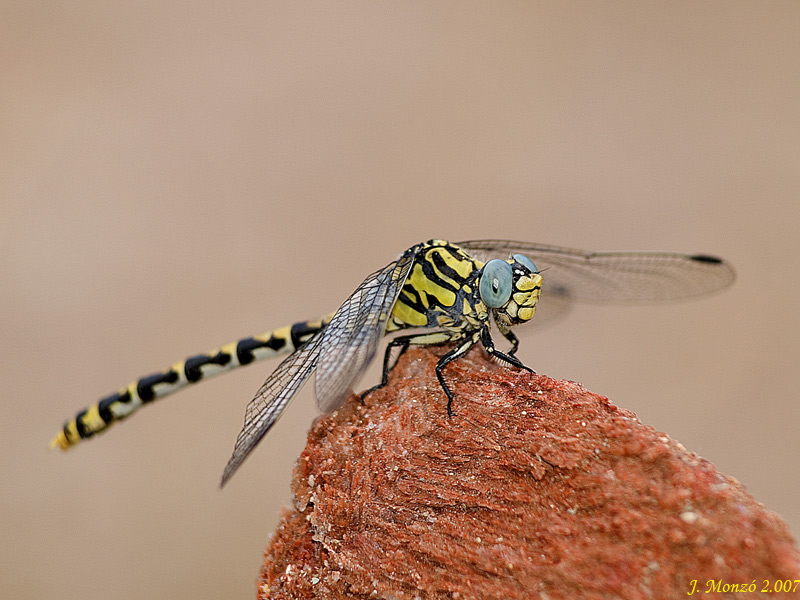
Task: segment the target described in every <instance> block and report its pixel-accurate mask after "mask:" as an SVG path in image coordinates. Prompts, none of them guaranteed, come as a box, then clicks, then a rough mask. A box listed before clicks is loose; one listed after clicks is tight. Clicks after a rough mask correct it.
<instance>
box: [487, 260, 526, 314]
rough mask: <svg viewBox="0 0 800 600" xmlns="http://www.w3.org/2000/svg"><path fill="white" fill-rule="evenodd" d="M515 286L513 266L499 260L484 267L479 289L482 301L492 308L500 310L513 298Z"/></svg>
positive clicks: (491, 261)
mask: <svg viewBox="0 0 800 600" xmlns="http://www.w3.org/2000/svg"><path fill="white" fill-rule="evenodd" d="M529 262H530V261H529ZM513 284H514V277H513V275H512V273H511V265H510V264H508V263H507V262H506V261H504V260H500V259H499V258H495V259H493V260H490V261H489V262H487V263H486V264H485V265H484V266H483V274H482V275H481V283H480V286H479V288H478V290H479V291H480V293H481V300H483V301H484V302H485V303H486V305H487V306H489V307H490V308H500V307H501V306H503V305H504V304H505V303H506V302H508V299H509V298H511V288H512V287H513Z"/></svg>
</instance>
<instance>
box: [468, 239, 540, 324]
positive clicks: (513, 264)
mask: <svg viewBox="0 0 800 600" xmlns="http://www.w3.org/2000/svg"><path fill="white" fill-rule="evenodd" d="M478 290H479V292H480V296H481V300H483V302H484V303H485V304H486V305H487V306H488V307H489V309H490V310H491V311H492V315H493V316H494V320H495V323H497V326H498V328H499V329H500V330H501V331H503V332H506V331H508V329H509V328H510V327H512V326H514V325H518V324H520V323H524V322H525V321H529V320H530V319H531V318H532V317H533V313H534V311H535V310H536V303H537V302H538V301H539V294H540V293H541V291H542V276H541V275H540V274H539V271H538V269H537V268H536V265H534V264H533V261H532V260H531V259H530V258H528V257H527V256H525V255H523V254H513V255H512V256H511V257H510V258H509V259H507V260H500V259H498V258H495V259H492V260H490V261H489V262H487V263H486V264H485V265H484V267H483V269H482V270H481V273H480V275H479V281H478Z"/></svg>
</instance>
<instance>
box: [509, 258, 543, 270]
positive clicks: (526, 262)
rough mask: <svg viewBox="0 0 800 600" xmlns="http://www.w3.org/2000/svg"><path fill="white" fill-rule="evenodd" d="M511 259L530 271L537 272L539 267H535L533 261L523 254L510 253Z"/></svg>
mask: <svg viewBox="0 0 800 600" xmlns="http://www.w3.org/2000/svg"><path fill="white" fill-rule="evenodd" d="M511 260H515V261H517V262H518V263H519V264H521V265H522V266H523V267H527V268H528V269H529V270H530V272H531V273H538V272H539V269H537V268H536V265H535V264H533V261H532V260H531V259H530V258H528V257H527V256H525V255H524V254H512V255H511Z"/></svg>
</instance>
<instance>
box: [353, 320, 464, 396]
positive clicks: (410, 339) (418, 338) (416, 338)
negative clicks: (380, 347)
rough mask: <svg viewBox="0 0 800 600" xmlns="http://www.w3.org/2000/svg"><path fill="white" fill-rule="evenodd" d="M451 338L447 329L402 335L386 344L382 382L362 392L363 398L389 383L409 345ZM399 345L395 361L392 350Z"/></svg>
mask: <svg viewBox="0 0 800 600" xmlns="http://www.w3.org/2000/svg"><path fill="white" fill-rule="evenodd" d="M451 338H452V335H451V334H449V333H448V332H446V331H437V332H435V333H413V334H411V335H401V336H399V337H396V338H394V339H393V340H392V341H390V342H389V343H388V344H387V345H386V352H384V354H383V373H382V375H381V382H380V383H379V384H378V385H375V386H372V387H371V388H369V389H368V390H367V391H366V392H364V393H363V394H361V400H362V401H363V400H364V398H366V397H367V396H369V395H370V394H371V393H372V392H374V391H376V390H379V389H381V388H382V387H383V386H385V385H386V384H387V383H388V381H389V373H391V372H392V370H393V369H394V368H395V366H396V365H397V361H399V360H400V357H401V356H403V354H405V353H406V350H408V348H409V346H411V345H412V344H414V345H421V346H430V345H436V344H444V343H447V342H449V341H450V340H451ZM397 347H399V348H400V353H399V354H398V355H397V357H396V358H395V359H394V361H392V350H394V349H395V348H397ZM390 365H391V366H390Z"/></svg>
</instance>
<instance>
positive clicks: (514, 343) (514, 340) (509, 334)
mask: <svg viewBox="0 0 800 600" xmlns="http://www.w3.org/2000/svg"><path fill="white" fill-rule="evenodd" d="M500 333H502V334H503V337H504V338H506V339H507V340H508V341H509V342H511V350H509V351H508V355H509V356H514V355H516V353H517V350H518V349H519V338H518V337H517V335H516V334H515V333H514V332H513V331H511V330H510V329H508V330H506V331H503V330H502V329H501V330H500Z"/></svg>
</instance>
